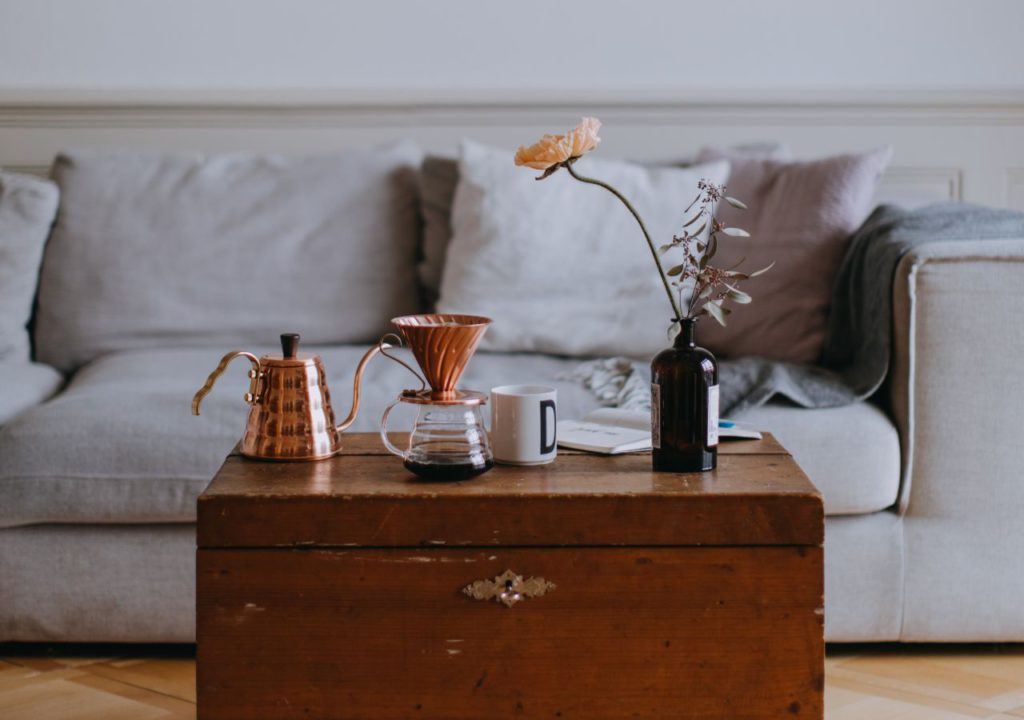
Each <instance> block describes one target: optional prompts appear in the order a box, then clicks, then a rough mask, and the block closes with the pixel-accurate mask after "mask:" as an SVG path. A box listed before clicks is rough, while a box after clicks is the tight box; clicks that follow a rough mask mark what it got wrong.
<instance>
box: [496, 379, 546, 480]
mask: <svg viewBox="0 0 1024 720" xmlns="http://www.w3.org/2000/svg"><path fill="white" fill-rule="evenodd" d="M557 399H558V392H557V391H556V390H555V389H554V388H552V387H545V386H544V385H502V386H501V387H496V388H493V389H492V390H491V449H492V450H493V451H494V459H495V460H496V461H497V462H500V463H505V464H507V465H544V464H545V463H549V462H551V461H552V460H554V459H555V456H556V455H557V454H558V436H557V434H556V428H555V424H556V421H557V417H558V415H557V410H556V409H555V402H556V401H557Z"/></svg>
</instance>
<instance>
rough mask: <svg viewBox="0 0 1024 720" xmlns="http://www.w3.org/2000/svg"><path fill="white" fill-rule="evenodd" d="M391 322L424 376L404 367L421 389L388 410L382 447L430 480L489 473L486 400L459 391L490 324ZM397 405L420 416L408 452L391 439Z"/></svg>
mask: <svg viewBox="0 0 1024 720" xmlns="http://www.w3.org/2000/svg"><path fill="white" fill-rule="evenodd" d="M391 322H393V323H394V324H395V325H396V326H398V328H399V329H400V330H401V332H402V336H403V338H404V339H405V341H406V342H407V343H408V345H409V348H410V349H411V350H412V353H413V356H414V357H415V358H416V362H417V363H418V364H419V366H420V369H421V370H422V371H423V376H422V377H420V375H419V373H417V372H416V371H415V370H414V369H413V368H412V367H410V366H409V365H406V367H407V368H409V370H411V371H412V372H413V373H414V374H416V375H417V377H420V381H421V383H422V385H423V387H422V388H421V389H419V390H403V391H402V393H401V394H400V395H399V396H398V398H397V399H396V400H395V401H394V402H392V403H391V404H390V405H388V407H387V409H386V410H385V411H384V416H383V417H382V418H381V421H380V436H381V439H382V440H383V441H384V446H385V447H386V448H387V449H388V450H390V451H391V452H392V453H394V454H395V455H398V456H399V457H400V458H402V460H403V462H404V463H405V467H406V468H407V469H408V470H409V471H410V472H413V473H415V474H416V475H419V476H420V477H423V478H427V479H430V480H465V479H466V478H471V477H474V476H476V475H479V474H481V473H483V472H486V471H488V470H490V469H491V467H492V466H493V465H494V456H493V455H492V454H491V444H490V442H489V441H488V439H487V430H486V428H485V427H484V420H483V414H482V413H481V412H480V408H481V407H482V406H483V405H484V403H486V402H487V396H486V395H485V394H484V393H481V392H476V391H474V390H459V389H457V388H456V384H457V383H458V381H459V378H460V377H462V372H463V371H464V370H465V369H466V365H467V363H468V362H469V359H470V358H471V357H472V356H473V352H474V351H475V350H476V346H477V344H479V342H480V338H481V337H482V336H483V334H484V330H486V329H487V326H488V325H489V324H490V322H491V321H490V319H488V318H485V317H480V316H478V315H455V314H449V313H436V314H429V315H406V316H404V317H398V318H395V319H394V320H392V321H391ZM385 354H386V353H385ZM388 357H391V356H390V355H388ZM391 359H393V360H395V361H396V362H399V363H401V364H402V365H405V363H404V362H402V361H401V360H398V358H394V357H392V358H391ZM428 385H429V387H428ZM398 405H411V406H413V407H415V409H416V413H417V414H416V421H415V423H414V424H413V429H412V432H411V433H410V434H409V440H408V444H407V447H406V448H405V449H402V448H399V447H396V446H395V445H394V444H393V443H392V442H391V440H390V439H389V438H388V428H387V422H388V416H389V415H390V414H391V411H392V410H394V409H395V407H397V406H398Z"/></svg>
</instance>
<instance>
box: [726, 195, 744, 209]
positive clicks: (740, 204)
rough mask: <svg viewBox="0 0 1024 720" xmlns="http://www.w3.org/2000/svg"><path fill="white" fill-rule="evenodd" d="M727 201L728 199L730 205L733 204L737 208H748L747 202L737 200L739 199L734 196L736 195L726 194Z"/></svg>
mask: <svg viewBox="0 0 1024 720" xmlns="http://www.w3.org/2000/svg"><path fill="white" fill-rule="evenodd" d="M725 201H726V202H727V203H729V204H730V205H732V206H733V207H734V208H736V209H737V210H746V209H747V206H746V204H745V203H743V202H741V201H739V200H737V199H736V198H734V197H729V196H728V195H726V197H725Z"/></svg>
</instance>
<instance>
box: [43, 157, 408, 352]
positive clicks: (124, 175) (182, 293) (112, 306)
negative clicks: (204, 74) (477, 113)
mask: <svg viewBox="0 0 1024 720" xmlns="http://www.w3.org/2000/svg"><path fill="white" fill-rule="evenodd" d="M420 160H421V154H420V151H419V150H418V149H417V148H416V147H415V146H414V145H412V144H411V143H400V144H397V145H394V146H391V147H388V148H383V149H377V150H370V151H352V152H347V153H344V154H340V155H335V156H323V157H309V158H284V157H278V156H265V155H242V154H234V155H217V156H208V157H204V156H202V155H198V154H186V153H178V154H145V153H138V152H74V153H65V154H62V155H60V156H59V157H58V158H57V160H56V162H55V165H54V168H53V175H54V178H55V180H56V181H57V183H58V184H59V186H60V188H61V191H62V201H61V206H60V212H59V213H58V218H57V224H56V227H55V228H54V232H53V237H52V238H51V242H50V243H49V245H48V247H47V250H46V255H45V259H44V262H43V270H42V278H41V281H40V290H39V308H38V321H37V325H36V347H37V354H38V357H39V359H41V360H43V361H45V362H48V363H50V364H52V365H54V366H55V367H58V368H60V369H62V370H65V371H72V370H75V369H76V368H78V367H80V366H81V365H83V364H85V363H87V362H89V361H90V360H92V359H94V358H96V357H98V356H99V355H102V354H104V353H108V352H114V351H122V350H134V349H142V348H161V347H175V346H214V347H223V348H224V349H225V350H229V349H235V348H244V347H245V346H246V345H250V344H259V345H268V344H271V343H273V342H274V341H275V339H276V337H277V335H278V334H279V333H281V332H298V333H301V334H302V336H303V342H304V344H327V343H366V342H371V341H373V340H375V339H376V338H377V337H378V336H379V335H380V334H381V333H382V332H384V331H385V330H386V329H387V327H388V320H389V319H390V318H391V317H393V316H395V315H401V314H405V313H408V312H414V311H415V310H416V309H417V307H418V298H417V286H416V276H415V267H416V244H417V222H418V221H417V207H416V206H417V198H416V186H415V171H416V168H417V167H418V166H419V162H420Z"/></svg>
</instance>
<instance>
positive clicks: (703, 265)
mask: <svg viewBox="0 0 1024 720" xmlns="http://www.w3.org/2000/svg"><path fill="white" fill-rule="evenodd" d="M725 190H726V188H725V186H724V185H716V184H715V183H713V182H711V181H709V180H704V179H702V180H701V181H700V182H699V183H697V195H696V197H694V199H693V201H692V202H690V204H689V205H688V206H687V208H686V210H684V211H683V212H684V214H685V213H689V212H690V211H691V210H694V208H696V212H694V214H693V215H692V216H691V217H690V218H689V219H688V220H687V221H686V222H685V223H683V232H682V234H681V235H674V236H673V237H672V242H670V243H666V244H665V245H662V246H661V247H659V248H658V252H659V254H662V255H664V254H665V253H667V252H669V251H671V250H674V249H679V250H681V251H682V258H683V260H682V262H680V263H679V264H678V265H673V266H672V267H670V268H669V269H668V272H667V275H668V276H669V277H670V278H672V280H671V285H672V287H673V288H675V290H676V293H677V294H678V297H679V307H684V306H685V307H686V314H685V315H681V316H680V315H677V316H676V319H675V320H674V321H673V323H672V325H671V326H670V327H669V335H670V336H674V335H675V334H676V333H677V332H678V331H679V325H680V322H681V320H682V319H684V318H693V317H696V316H697V315H709V316H710V317H712V318H714V319H715V320H716V321H717V322H718V323H719V324H721V325H725V318H726V316H727V315H730V314H732V309H731V308H728V307H725V302H726V300H731V301H732V302H734V303H737V304H739V305H746V304H748V303H750V302H751V301H752V300H753V298H752V297H751V296H750V295H749V294H748V293H745V292H743V291H742V290H740V288H739V285H740V283H741V282H743V281H744V280H749V279H750V278H752V277H757V276H758V275H761V274H763V273H766V272H768V271H769V270H770V269H771V268H772V266H773V265H775V263H771V264H770V265H768V266H767V267H763V268H761V269H760V270H757V271H755V272H752V273H744V272H740V271H739V270H737V269H736V268H738V267H739V266H740V265H741V264H742V263H743V260H740V262H738V263H737V264H736V265H735V266H733V267H732V268H729V269H722V268H718V267H715V266H714V265H711V260H712V258H714V257H715V255H716V254H717V253H718V236H719V234H723V235H729V236H732V237H750V233H748V232H747V231H746V230H744V229H743V228H739V227H733V226H726V225H723V224H722V223H721V222H720V221H719V220H718V218H717V217H716V215H717V211H718V205H719V203H720V202H722V201H723V200H724V201H725V202H726V203H728V204H729V205H731V206H732V207H734V208H736V209H737V210H746V209H747V206H746V205H745V204H744V203H743V202H742V201H741V200H738V199H737V198H734V197H731V196H729V195H726V194H725ZM698 223H700V224H699V225H698ZM709 225H710V226H711V227H710V229H709V228H708V226H709ZM695 226H696V227H695ZM705 230H708V235H707V239H706V240H702V239H701V238H702V237H703V235H704V231H705ZM687 293H688V300H687V301H685V302H684V300H683V297H684V294H687Z"/></svg>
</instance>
